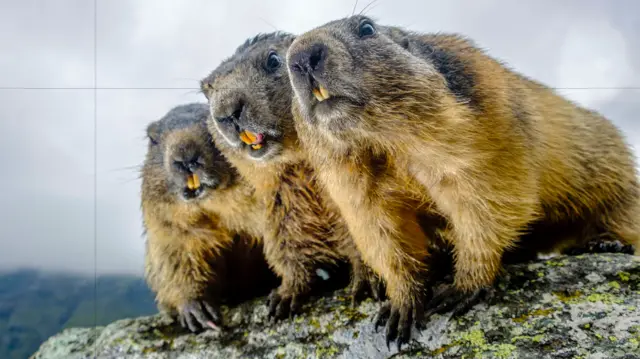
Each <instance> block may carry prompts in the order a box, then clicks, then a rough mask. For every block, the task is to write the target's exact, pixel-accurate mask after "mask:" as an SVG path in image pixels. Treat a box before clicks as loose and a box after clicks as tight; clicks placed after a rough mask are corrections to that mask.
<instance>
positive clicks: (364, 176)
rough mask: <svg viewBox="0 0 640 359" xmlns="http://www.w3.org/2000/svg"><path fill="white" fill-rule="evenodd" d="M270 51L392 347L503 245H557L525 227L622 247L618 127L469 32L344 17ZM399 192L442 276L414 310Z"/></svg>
mask: <svg viewBox="0 0 640 359" xmlns="http://www.w3.org/2000/svg"><path fill="white" fill-rule="evenodd" d="M286 59H287V65H288V66H287V67H288V71H289V73H290V79H291V83H292V86H293V88H294V89H295V96H294V101H293V102H292V110H293V113H294V118H295V125H296V128H297V130H298V135H299V138H300V141H301V142H302V143H303V147H304V148H306V150H307V151H309V152H310V153H312V154H313V156H310V158H312V159H313V167H314V170H315V171H316V174H317V175H318V177H319V179H320V181H321V182H322V183H323V184H324V185H325V187H326V188H327V190H328V191H329V193H330V195H331V197H332V198H333V199H334V200H335V202H337V204H338V206H339V208H340V210H341V212H342V214H343V216H344V217H345V219H346V221H347V222H348V225H349V228H350V229H351V231H352V235H353V237H354V239H355V241H356V244H357V247H358V249H359V250H360V251H361V254H362V256H363V259H364V262H365V263H367V264H369V265H370V266H371V267H373V268H374V270H375V271H376V272H377V273H379V274H380V275H381V276H382V277H383V278H384V279H385V280H386V285H387V294H388V296H389V297H390V303H389V305H386V306H384V307H383V309H382V310H381V311H380V312H379V319H380V320H381V322H382V323H383V322H384V321H385V320H386V323H387V340H388V341H389V340H393V339H394V338H396V337H397V338H398V341H397V343H398V345H399V346H400V345H401V343H402V342H406V341H407V340H408V338H409V336H410V327H411V323H412V322H415V321H420V319H421V318H423V315H422V314H423V309H425V308H426V309H429V310H430V312H433V311H440V310H443V309H447V308H451V307H454V309H455V310H458V309H461V308H465V307H468V305H469V304H470V303H472V302H473V301H474V300H476V299H477V298H478V295H479V294H480V293H483V292H486V289H488V288H491V286H492V283H493V282H494V278H495V277H496V274H497V273H498V271H499V270H500V269H501V265H502V263H501V259H502V257H503V254H504V253H505V252H506V251H507V250H510V249H515V248H517V247H518V245H520V244H521V245H523V246H525V247H529V248H533V249H535V250H536V251H547V250H551V249H552V248H557V247H562V240H561V239H559V237H555V238H553V239H551V238H550V239H549V240H547V239H545V238H544V237H542V236H537V235H535V234H534V233H535V229H536V227H537V226H538V225H540V226H541V227H543V228H546V229H548V228H552V227H554V226H556V227H558V228H562V229H569V228H575V229H580V230H581V232H582V234H583V235H582V236H580V237H578V238H581V239H579V240H582V241H584V240H586V238H593V237H599V236H603V235H612V236H614V237H616V238H617V239H619V240H620V241H621V242H622V243H624V244H633V245H635V246H636V247H635V248H636V249H635V250H636V254H638V252H639V248H638V240H639V239H638V238H639V235H638V233H639V230H638V225H639V223H638V207H639V204H640V202H639V201H638V179H637V173H636V163H635V158H634V155H633V153H632V151H631V149H630V147H629V146H628V145H627V143H626V141H625V139H624V137H623V135H622V134H621V132H620V131H619V130H618V128H617V127H616V126H614V125H613V124H612V123H611V122H610V121H609V120H607V119H606V118H604V117H603V116H602V115H600V114H598V113H596V112H594V111H591V110H588V109H585V108H582V107H580V106H578V105H576V104H574V103H572V102H571V101H568V100H566V99H565V98H563V97H561V96H560V95H558V94H556V93H555V92H554V91H553V90H552V89H550V88H548V87H546V86H544V85H543V84H540V83H538V82H535V81H533V80H530V79H528V78H527V77H525V76H523V75H521V74H519V73H517V72H515V71H513V70H510V69H509V68H507V67H506V66H505V65H503V64H502V63H501V62H499V61H497V60H494V59H493V58H491V57H490V56H488V55H487V54H485V52H484V51H483V50H481V49H479V48H478V47H477V46H476V45H474V44H473V42H472V41H471V40H468V39H466V38H465V37H463V36H461V35H457V34H417V33H412V32H409V31H406V30H404V29H401V28H398V27H387V26H380V25H377V24H376V23H375V22H374V21H373V20H371V19H370V18H368V17H365V16H352V17H349V18H346V19H341V20H335V21H332V22H329V23H327V24H325V25H322V26H320V27H318V28H315V29H313V30H310V31H309V32H307V33H304V34H302V35H299V36H298V37H297V38H296V40H295V41H294V42H293V43H292V44H291V45H290V47H289V50H288V52H287V56H286ZM374 158H375V159H377V160H376V161H373V160H372V159H374ZM379 163H384V166H381V165H380V164H379ZM406 197H409V198H423V199H424V201H425V202H432V203H433V204H434V205H435V208H436V210H437V211H438V212H440V213H441V214H442V215H443V216H444V217H445V218H446V219H447V222H448V227H447V228H448V229H447V230H446V231H444V232H445V233H444V236H445V240H446V241H447V242H448V243H450V244H451V245H452V247H453V252H454V261H455V263H454V267H455V274H454V283H453V284H452V286H451V287H450V288H449V290H447V291H445V292H443V294H442V295H439V296H436V297H435V298H433V299H432V300H433V301H432V302H431V303H429V305H425V302H424V298H423V297H421V296H422V285H423V283H422V281H421V280H420V277H421V276H422V274H423V273H424V272H427V271H429V267H428V266H426V265H423V264H422V263H423V260H424V259H425V257H427V256H429V252H428V250H427V243H428V238H427V237H426V236H425V234H424V232H421V231H420V230H419V228H418V225H417V224H416V219H415V217H416V215H415V212H414V211H412V209H411V208H407V207H406V206H399V205H398V204H399V203H403V202H404V198H406ZM543 232H544V231H543ZM526 233H532V234H531V235H524V234H526ZM523 235H524V236H523ZM521 237H522V241H520V242H518V240H519V239H520V238H521ZM387 318H388V319H387ZM398 329H400V335H398Z"/></svg>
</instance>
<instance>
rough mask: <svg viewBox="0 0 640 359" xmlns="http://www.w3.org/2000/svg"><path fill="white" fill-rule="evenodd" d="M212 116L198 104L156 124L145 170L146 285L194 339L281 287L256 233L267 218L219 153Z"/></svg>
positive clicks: (150, 136) (150, 128)
mask: <svg viewBox="0 0 640 359" xmlns="http://www.w3.org/2000/svg"><path fill="white" fill-rule="evenodd" d="M208 115H209V108H208V106H207V105H206V104H202V103H191V104H185V105H180V106H176V107H174V108H173V109H171V110H170V111H169V112H168V113H167V114H166V115H165V116H164V117H162V118H161V119H159V120H157V121H155V122H153V123H151V124H149V125H148V127H147V136H148V141H149V142H148V149H147V154H146V159H145V161H144V165H143V167H142V212H143V224H144V230H145V234H146V237H147V240H146V254H145V276H146V280H147V282H148V284H149V286H150V288H151V289H152V290H153V291H155V292H156V301H157V303H158V306H159V308H160V309H161V310H162V311H166V312H168V313H170V314H173V315H177V316H178V317H179V319H180V322H181V323H182V325H183V326H185V327H188V328H189V329H190V330H192V331H199V330H201V329H206V328H207V327H215V326H220V325H222V324H223V323H222V317H221V315H220V309H219V305H220V304H222V303H227V304H230V305H232V304H235V303H238V302H240V301H243V300H245V299H249V298H251V297H253V296H258V295H262V294H265V295H266V294H267V293H268V291H269V290H270V289H271V288H273V287H275V286H276V285H277V284H278V283H277V277H276V276H275V274H273V272H272V271H271V270H270V269H269V267H268V265H267V263H266V261H265V260H264V255H263V253H262V252H263V249H262V245H261V239H260V237H259V234H260V233H261V229H260V228H257V229H255V230H254V228H253V226H258V224H256V223H261V221H262V220H261V219H260V216H261V213H262V212H263V211H264V210H263V209H262V208H260V207H259V206H257V205H256V202H255V198H254V197H253V194H252V190H251V188H250V186H248V185H246V183H243V181H242V180H241V177H240V176H239V175H238V174H237V171H236V170H235V169H234V168H233V167H232V166H231V165H230V164H229V163H228V162H227V161H226V160H225V158H224V157H223V156H222V155H221V154H220V152H219V151H218V150H217V149H216V148H215V147H214V145H213V142H212V141H211V138H210V135H209V133H208V130H207V127H206V118H207V117H208Z"/></svg>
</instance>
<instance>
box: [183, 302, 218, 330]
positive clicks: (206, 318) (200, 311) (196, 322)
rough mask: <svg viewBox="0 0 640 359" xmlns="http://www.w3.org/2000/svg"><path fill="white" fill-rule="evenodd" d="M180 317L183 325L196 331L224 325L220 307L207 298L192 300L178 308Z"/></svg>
mask: <svg viewBox="0 0 640 359" xmlns="http://www.w3.org/2000/svg"><path fill="white" fill-rule="evenodd" d="M178 318H179V320H180V325H182V327H184V328H186V329H189V330H190V331H192V332H194V333H196V332H199V331H201V330H206V329H207V328H211V329H216V328H218V327H221V326H222V314H221V313H220V308H219V307H218V306H217V305H214V304H212V303H210V302H207V301H205V300H192V301H189V302H187V303H186V304H185V305H183V306H182V308H180V309H178Z"/></svg>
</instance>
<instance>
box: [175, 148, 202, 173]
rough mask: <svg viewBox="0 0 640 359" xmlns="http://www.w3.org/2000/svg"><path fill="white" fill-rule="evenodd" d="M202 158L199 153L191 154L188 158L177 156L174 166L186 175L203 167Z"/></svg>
mask: <svg viewBox="0 0 640 359" xmlns="http://www.w3.org/2000/svg"><path fill="white" fill-rule="evenodd" d="M201 161H202V158H201V157H200V154H198V153H191V154H189V155H188V156H186V155H185V156H176V157H174V158H173V164H174V166H176V168H177V169H178V170H179V171H181V172H185V173H193V172H195V171H196V170H197V169H198V168H199V167H200V166H201Z"/></svg>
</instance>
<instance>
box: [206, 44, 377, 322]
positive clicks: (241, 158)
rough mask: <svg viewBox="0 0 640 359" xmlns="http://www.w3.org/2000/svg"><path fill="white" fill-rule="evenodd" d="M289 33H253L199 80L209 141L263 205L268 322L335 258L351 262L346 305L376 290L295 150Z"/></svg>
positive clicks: (295, 304) (295, 306)
mask: <svg viewBox="0 0 640 359" xmlns="http://www.w3.org/2000/svg"><path fill="white" fill-rule="evenodd" d="M294 38H295V37H294V35H292V34H289V33H284V32H273V33H268V34H258V35H257V36H255V37H253V38H250V39H248V40H247V41H246V42H245V43H244V44H242V45H241V46H239V47H238V48H237V50H236V51H235V53H234V54H233V55H232V56H230V57H229V58H228V59H226V60H225V61H223V62H222V63H221V64H220V65H219V66H218V67H217V68H216V69H215V70H213V71H212V72H211V74H210V75H208V76H207V77H206V78H204V79H203V80H202V81H201V87H202V92H203V93H204V94H205V96H206V97H207V99H208V100H209V103H210V109H211V116H210V118H209V129H210V132H211V133H212V135H213V138H214V141H215V142H216V143H217V146H218V148H220V151H221V152H222V153H223V154H224V155H225V157H227V158H228V159H229V161H230V162H231V163H232V164H233V165H234V166H235V167H236V168H238V170H239V172H240V173H241V175H242V176H243V177H244V178H246V179H247V180H248V181H249V182H251V183H252V184H253V185H254V186H255V188H256V196H258V197H260V198H262V200H263V201H264V203H265V206H266V208H267V213H268V214H267V216H268V218H267V221H266V222H267V223H269V224H271V226H270V227H268V228H267V230H266V232H265V235H264V247H265V256H266V258H267V261H268V263H269V264H270V265H271V267H272V268H273V270H274V271H275V272H276V273H277V274H278V275H279V276H280V277H281V278H282V285H281V286H280V287H279V288H278V289H277V290H274V291H273V293H272V294H271V296H270V298H269V304H268V305H269V308H270V309H269V313H270V315H271V316H273V318H274V319H276V320H277V319H282V318H283V317H285V316H287V315H291V314H295V313H297V312H299V310H300V305H301V303H302V302H303V299H304V298H305V297H307V294H308V293H309V291H310V290H311V289H312V287H313V285H312V284H313V282H314V280H315V279H316V278H317V276H316V274H315V273H316V272H315V271H316V270H317V269H318V268H330V270H332V271H334V272H335V271H336V269H334V268H335V265H336V264H337V263H344V262H345V261H348V263H350V264H351V269H352V270H351V272H352V274H351V277H352V280H351V289H352V295H353V297H352V298H353V304H355V303H357V302H358V301H359V300H360V299H362V298H363V296H364V294H365V293H366V292H367V291H370V292H371V294H372V296H373V297H374V298H379V294H380V293H384V289H383V288H381V285H382V284H381V281H380V280H378V279H377V276H375V275H374V274H373V272H372V271H371V270H370V269H369V268H368V267H366V266H363V265H362V260H361V259H360V256H359V252H358V251H357V249H356V248H355V244H354V243H353V240H352V239H351V237H350V236H349V231H348V229H347V227H346V225H345V223H344V220H343V219H342V217H340V215H339V212H338V210H337V208H335V207H334V206H333V204H332V203H331V202H330V201H329V198H328V197H327V196H326V195H324V194H323V193H322V192H321V191H320V187H319V185H318V184H317V182H316V178H315V174H314V173H313V171H312V169H311V167H310V166H309V164H308V163H307V161H306V159H305V158H304V156H303V153H302V152H301V151H300V148H299V145H298V140H297V135H296V132H295V128H294V126H293V118H292V115H291V96H292V90H291V87H290V86H289V78H288V74H287V70H286V66H284V65H285V62H284V55H285V53H286V50H287V48H288V46H289V44H291V42H292V41H293V39H294Z"/></svg>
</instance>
